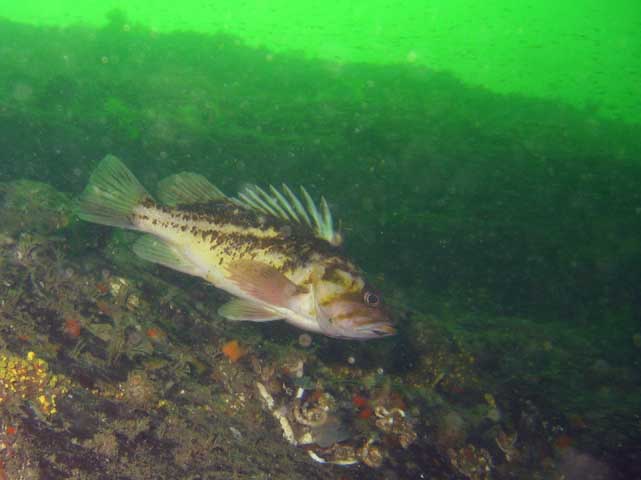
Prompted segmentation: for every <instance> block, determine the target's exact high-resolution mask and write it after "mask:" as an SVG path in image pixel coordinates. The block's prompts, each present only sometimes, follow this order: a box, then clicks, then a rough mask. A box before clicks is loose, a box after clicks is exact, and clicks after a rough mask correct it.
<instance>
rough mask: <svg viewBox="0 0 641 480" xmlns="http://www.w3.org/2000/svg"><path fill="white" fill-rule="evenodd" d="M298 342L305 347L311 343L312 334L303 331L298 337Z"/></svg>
mask: <svg viewBox="0 0 641 480" xmlns="http://www.w3.org/2000/svg"><path fill="white" fill-rule="evenodd" d="M298 344H299V345H300V346H301V347H303V348H307V347H309V346H310V345H311V344H312V336H311V335H310V334H309V333H303V334H301V335H300V336H299V337H298Z"/></svg>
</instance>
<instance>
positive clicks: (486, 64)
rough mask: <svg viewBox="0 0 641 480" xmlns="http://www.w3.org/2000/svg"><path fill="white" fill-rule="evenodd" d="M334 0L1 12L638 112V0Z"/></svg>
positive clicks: (45, 6)
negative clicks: (205, 39)
mask: <svg viewBox="0 0 641 480" xmlns="http://www.w3.org/2000/svg"><path fill="white" fill-rule="evenodd" d="M334 3H335V4H332V3H330V4H329V5H328V4H326V3H320V2H317V3H313V2H295V3H294V4H292V2H288V1H282V0H281V1H270V2H265V1H239V2H212V1H197V0H188V1H185V2H180V3H175V2H160V1H157V2H149V1H145V0H137V1H134V2H122V1H100V2H86V4H85V2H83V3H81V4H78V2H73V1H67V0H62V1H59V2H52V3H42V2H36V1H27V2H16V3H12V4H11V5H6V6H4V7H3V9H2V14H3V16H5V17H7V18H10V19H13V20H16V21H20V22H26V23H31V24H35V25H53V26H68V25H74V24H78V23H82V24H87V25H92V26H103V25H104V24H105V22H106V16H105V14H106V13H107V12H109V11H111V10H113V9H116V8H122V9H123V10H124V11H126V12H127V17H128V19H129V20H130V22H131V23H132V24H138V23H140V24H142V25H145V26H147V27H149V28H150V29H152V30H153V31H155V32H171V31H177V30H182V31H194V32H202V33H217V32H225V33H228V34H231V35H234V36H237V37H239V38H240V39H242V40H243V41H244V42H246V43H247V44H248V45H251V46H260V47H265V48H266V49H268V50H270V51H276V52H298V53H300V54H302V55H304V56H305V57H307V58H319V59H324V60H329V61H333V62H337V63H351V62H366V63H374V64H398V63H400V64H405V63H412V64H416V65H425V66H427V67H429V68H433V69H436V70H445V71H448V72H452V73H453V74H454V75H455V76H456V77H457V78H460V79H461V80H462V81H464V82H465V83H468V84H470V85H474V86H481V87H485V88H488V89H489V90H491V91H493V92H497V93H522V94H524V95H527V96H533V97H536V98H548V99H554V100H559V101H562V102H568V103H570V104H571V105H575V106H579V107H585V108H590V109H597V110H598V111H599V113H601V114H603V115H607V116H608V117H611V118H618V119H621V120H626V121H631V122H636V123H639V122H640V121H641V117H640V116H639V115H640V114H639V108H638V106H639V104H638V99H639V98H640V97H641V86H640V84H641V83H640V82H639V81H638V78H639V76H640V75H641V71H640V70H639V62H638V61H636V60H635V59H637V58H639V57H641V41H640V40H639V35H638V32H639V29H640V28H641V10H640V9H639V6H638V4H637V2H635V1H634V0H627V1H620V2H617V3H616V5H609V4H604V3H603V2H601V1H598V0H581V1H579V2H547V1H541V2H530V3H528V4H527V5H513V4H510V3H509V2H504V1H491V2H483V3H479V4H474V3H473V2H469V1H467V0H457V1H433V2H429V3H426V2H409V1H405V2H402V3H395V2H389V1H385V0H382V1H378V0H376V1H371V0H370V1H363V0H359V1H355V2H334Z"/></svg>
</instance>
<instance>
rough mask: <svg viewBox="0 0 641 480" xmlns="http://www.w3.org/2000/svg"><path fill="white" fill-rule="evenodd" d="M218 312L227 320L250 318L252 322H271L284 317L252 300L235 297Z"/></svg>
mask: <svg viewBox="0 0 641 480" xmlns="http://www.w3.org/2000/svg"><path fill="white" fill-rule="evenodd" d="M218 314H219V315H220V316H222V317H225V318H226V319H227V320H249V321H252V322H269V321H271V320H279V319H280V318H282V316H280V315H279V314H277V313H274V312H272V311H271V310H269V309H267V308H265V307H263V306H262V305H259V304H257V303H254V302H251V301H249V300H243V299H240V298H235V299H234V300H231V301H229V302H227V303H226V304H224V305H223V306H222V307H220V308H219V309H218Z"/></svg>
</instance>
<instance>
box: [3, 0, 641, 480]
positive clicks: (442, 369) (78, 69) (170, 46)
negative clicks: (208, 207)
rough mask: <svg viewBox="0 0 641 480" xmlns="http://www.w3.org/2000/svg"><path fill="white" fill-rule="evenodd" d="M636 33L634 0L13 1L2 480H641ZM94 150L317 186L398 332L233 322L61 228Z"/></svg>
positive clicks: (143, 170) (125, 250)
mask: <svg viewBox="0 0 641 480" xmlns="http://www.w3.org/2000/svg"><path fill="white" fill-rule="evenodd" d="M4 3H6V2H4ZM639 31H641V7H640V6H639V4H638V2H635V1H632V0H629V1H626V0H620V1H618V2H614V3H612V4H604V3H603V2H599V1H596V0H580V1H575V2H551V1H539V2H531V3H522V4H515V3H514V2H508V1H504V0H492V1H487V2H481V3H479V2H470V1H465V0H450V1H442V0H438V1H432V2H419V1H409V0H408V1H398V2H390V1H385V0H374V1H373V0H370V1H367V2H365V1H361V0H358V1H353V2H311V1H301V2H287V1H281V0H277V1H276V0H275V1H269V2H266V1H259V0H253V1H250V0H247V1H239V2H222V1H207V2H205V1H196V0H184V1H183V2H178V3H176V4H174V2H160V1H156V2H152V1H143V0H137V1H129V2H120V1H100V2H87V3H86V4H84V3H80V4H79V3H77V2H71V1H66V0H65V1H62V0H61V1H58V2H55V3H54V2H40V1H34V0H28V1H23V2H15V3H11V4H3V5H2V6H1V7H0V479H2V478H10V479H14V478H29V479H30V478H46V479H48V478H123V479H124V478H131V479H142V478H193V479H196V478H211V479H219V478H220V479H231V478H248V479H263V478H265V479H266V478H274V479H280V478H283V479H285V478H287V479H298V478H307V479H315V478H319V479H321V478H342V479H365V478H368V479H369V478H372V479H377V478H380V479H405V478H407V479H414V478H416V479H419V478H439V479H450V478H451V479H464V478H469V479H473V480H476V479H490V478H492V479H507V478H540V479H548V478H549V479H635V478H641V463H640V462H641V409H640V406H641V369H640V363H641V360H640V359H641V296H640V293H639V286H640V285H641V188H640V186H641V163H640V162H641V100H640V99H641V82H640V81H639V78H641V61H640V60H639V59H640V58H641V36H640V35H639ZM107 154H114V155H117V156H118V157H120V158H121V159H123V161H124V162H125V163H126V164H127V165H128V166H129V167H130V168H131V169H132V171H133V172H134V173H135V174H136V175H137V176H138V178H139V179H140V180H141V182H142V183H143V184H144V185H146V186H147V187H148V188H149V189H150V190H151V191H153V190H154V187H155V185H156V184H157V182H158V181H159V180H161V179H162V178H164V177H166V176H167V175H171V174H174V173H177V172H180V171H185V170H186V171H193V172H197V173H200V174H203V175H205V176H206V177H207V178H208V179H210V180H211V181H212V182H213V183H215V184H216V185H217V186H218V187H219V188H220V189H221V190H223V191H224V192H226V193H228V194H230V195H231V194H234V193H235V192H236V191H237V190H238V189H239V188H241V187H242V186H243V185H245V184H246V183H256V184H258V185H263V186H267V185H269V184H274V185H280V183H281V182H286V183H287V184H289V185H304V186H305V187H306V188H307V189H308V190H309V191H310V193H312V194H313V195H314V196H315V197H319V196H320V195H321V194H322V195H324V196H325V197H326V198H327V199H328V201H329V203H330V205H331V207H332V211H333V213H334V216H335V217H337V218H339V219H340V220H341V227H342V231H343V233H344V236H345V250H346V252H347V253H348V254H349V255H350V256H351V257H353V258H354V259H355V260H356V261H357V263H358V264H359V265H360V266H361V267H362V268H363V269H364V270H365V271H366V272H367V273H368V274H369V276H370V278H372V279H373V280H374V282H375V283H376V285H377V286H378V287H380V290H381V292H382V293H383V295H384V298H385V300H386V302H387V303H388V304H389V305H390V306H391V308H392V310H393V311H394V312H395V314H396V317H397V326H398V329H399V334H398V335H397V336H395V337H391V338H387V339H381V340H372V341H368V342H355V341H343V340H335V339H330V338H326V337H322V336H319V335H312V338H311V342H310V341H309V340H310V339H309V338H308V337H304V336H301V334H302V333H303V332H301V331H299V330H296V329H295V328H294V327H291V326H288V325H286V324H283V323H282V322H280V323H277V324H275V323H270V324H262V325H261V324H255V323H240V324H239V323H232V322H228V321H225V320H223V319H221V318H220V317H218V316H217V314H216V310H217V308H218V307H219V306H220V305H221V304H222V303H224V302H225V301H226V300H227V299H228V296H227V295H226V294H224V293H222V292H220V291H218V290H215V289H213V288H211V287H210V286H207V285H204V284H203V282H201V281H198V280H195V279H193V278H190V277H186V276H184V275H181V274H177V273H175V272H172V271H169V270H167V269H164V268H162V267H157V266H154V265H150V264H147V263H145V262H143V261H141V260H139V259H137V258H136V257H135V255H134V254H133V253H132V252H131V245H132V243H133V242H134V241H135V239H136V234H132V233H127V232H121V231H115V230H113V229H109V228H106V227H101V226H95V225H91V224H87V223H83V222H80V221H78V220H77V219H76V218H75V216H74V213H73V199H74V198H75V197H77V195H78V194H79V193H80V192H81V191H82V190H83V188H84V187H85V185H86V184H87V181H88V178H89V175H90V174H91V172H92V171H93V169H94V168H95V166H96V165H97V164H98V162H99V161H100V160H101V159H102V158H103V157H104V156H105V155H107ZM310 343H311V344H310ZM258 384H260V385H262V386H263V389H264V390H265V391H266V392H267V393H268V397H266V396H265V395H264V392H263V389H261V388H259V387H257V385H258ZM299 391H303V392H304V393H303V395H304V396H303V397H302V398H297V392H299ZM270 397H271V398H272V401H273V402H274V404H275V406H274V405H272V406H270V403H269V401H268V400H266V398H270ZM321 411H322V412H325V413H323V415H324V414H327V412H329V419H330V420H327V421H326V419H325V417H323V418H322V419H321V420H322V421H321V420H319V419H318V418H317V417H315V416H314V415H316V414H318V412H321ZM305 415H308V417H307V416H305ZM301 416H302V417H301ZM282 419H285V421H286V422H287V424H288V425H290V424H291V425H290V429H291V430H292V435H294V437H295V438H294V441H293V442H292V441H291V440H292V438H288V435H287V432H286V429H285V428H284V427H283V420H282ZM305 435H308V437H305ZM310 436H311V437H310ZM303 437H305V438H307V439H308V440H309V438H311V440H309V441H305V440H303Z"/></svg>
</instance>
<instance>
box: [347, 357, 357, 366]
mask: <svg viewBox="0 0 641 480" xmlns="http://www.w3.org/2000/svg"><path fill="white" fill-rule="evenodd" d="M347 363H349V364H350V365H354V364H355V363H356V358H355V357H354V355H350V356H349V357H347Z"/></svg>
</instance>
